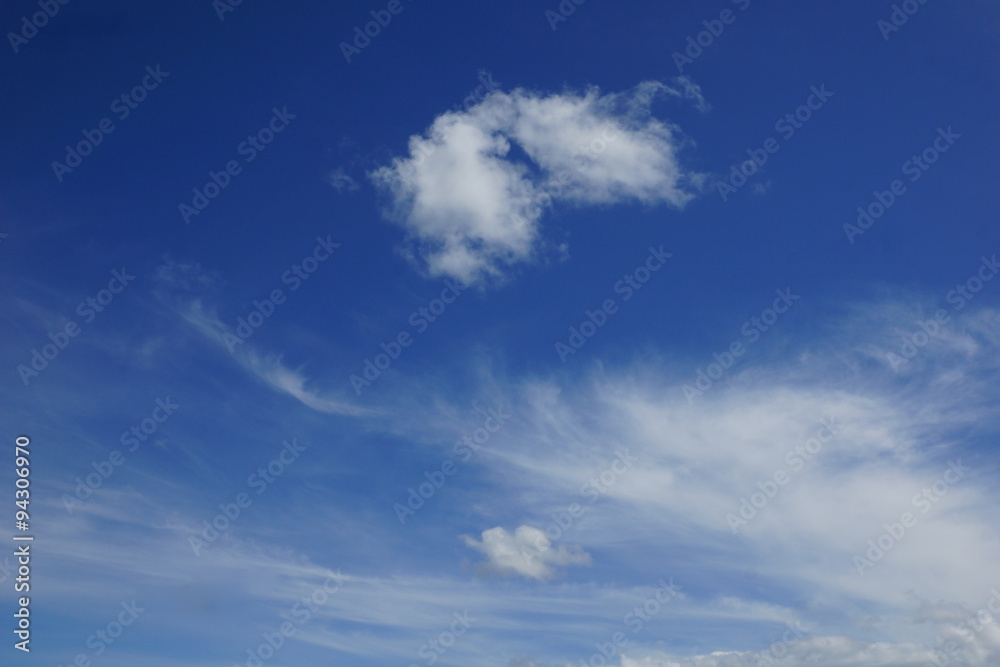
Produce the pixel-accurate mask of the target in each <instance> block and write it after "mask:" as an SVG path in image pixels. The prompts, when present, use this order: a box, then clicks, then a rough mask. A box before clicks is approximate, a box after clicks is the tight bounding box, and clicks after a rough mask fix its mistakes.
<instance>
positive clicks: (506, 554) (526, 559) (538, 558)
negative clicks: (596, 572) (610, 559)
mask: <svg viewBox="0 0 1000 667" xmlns="http://www.w3.org/2000/svg"><path fill="white" fill-rule="evenodd" d="M463 539H464V540H465V544H466V546H468V547H470V548H472V549H475V550H476V551H479V552H481V553H483V554H485V555H486V558H487V561H486V563H482V564H480V566H479V569H480V571H481V572H484V573H490V574H497V575H501V576H505V575H520V576H522V577H527V578H528V579H538V580H543V579H548V578H549V577H551V576H552V575H553V574H555V570H554V569H553V566H566V565H590V555H589V554H587V553H584V552H583V551H582V550H581V549H579V548H574V547H567V546H566V545H562V544H561V545H559V546H558V547H557V548H553V547H552V542H551V541H550V540H549V538H548V537H547V536H546V535H545V532H544V531H542V530H539V529H538V528H533V527H531V526H519V527H518V528H517V529H516V530H515V531H514V534H513V535H511V534H510V533H508V532H507V531H506V530H504V529H503V528H501V527H497V528H490V529H489V530H484V531H483V535H482V541H479V540H476V539H475V538H472V537H469V536H464V538H463Z"/></svg>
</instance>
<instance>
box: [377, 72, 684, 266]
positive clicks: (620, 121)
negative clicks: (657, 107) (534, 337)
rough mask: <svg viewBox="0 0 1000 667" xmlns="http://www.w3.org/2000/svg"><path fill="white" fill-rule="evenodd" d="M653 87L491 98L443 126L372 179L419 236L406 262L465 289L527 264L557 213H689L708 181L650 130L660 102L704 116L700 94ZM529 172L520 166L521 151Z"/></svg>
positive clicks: (414, 141)
mask: <svg viewBox="0 0 1000 667" xmlns="http://www.w3.org/2000/svg"><path fill="white" fill-rule="evenodd" d="M681 83H682V89H675V88H671V87H668V86H666V85H664V84H662V83H658V82H644V83H642V84H640V85H638V86H637V87H636V88H634V89H633V90H631V91H629V92H626V93H618V94H606V95H601V94H600V92H599V91H598V89H596V88H591V89H589V90H587V91H586V92H585V93H583V94H574V93H568V92H567V93H563V94H550V95H540V94H537V93H532V92H528V91H525V90H522V89H517V90H514V91H513V92H510V93H505V92H499V91H498V92H494V93H492V94H490V95H489V96H487V97H486V98H485V99H484V100H483V101H482V102H480V103H479V104H477V105H476V106H474V107H472V108H470V109H468V110H467V111H461V112H447V113H444V114H442V115H440V116H438V117H437V118H436V119H435V120H434V122H433V123H432V125H431V127H430V128H429V129H428V131H427V132H426V133H425V134H424V135H423V136H413V137H411V138H410V145H409V155H408V156H407V157H401V158H396V159H394V160H393V161H392V164H391V165H389V166H386V167H382V168H380V169H378V170H376V171H374V172H372V173H371V175H370V176H371V178H372V179H373V181H374V182H375V183H376V184H378V185H379V186H381V187H382V188H384V189H385V190H387V191H388V192H389V194H390V195H391V199H392V210H391V213H390V215H391V217H393V218H394V219H396V220H398V221H399V222H400V223H401V224H402V225H403V226H404V227H405V228H406V229H407V231H408V232H410V234H411V236H412V240H413V242H414V247H412V248H410V249H409V250H408V252H409V253H410V254H411V255H413V256H419V257H420V258H421V259H422V260H423V262H424V263H425V264H426V269H427V271H428V272H429V273H430V274H431V275H446V276H452V277H454V278H457V279H459V280H462V281H463V282H466V283H474V282H477V281H480V280H483V279H484V278H487V277H494V278H501V277H502V276H503V270H504V268H505V267H507V266H510V265H514V264H516V263H519V262H524V261H528V260H530V259H531V258H532V257H533V256H534V254H535V252H536V250H537V248H538V246H539V244H540V237H541V233H540V229H539V223H540V221H541V219H542V217H543V216H544V214H545V209H546V208H547V207H549V206H551V205H552V204H553V203H554V202H559V201H562V202H567V203H570V204H575V205H595V204H602V205H604V204H615V203H621V202H639V203H643V204H648V205H653V204H660V203H668V204H671V205H673V206H675V207H678V208H680V207H682V206H684V204H685V203H687V202H688V201H689V200H690V199H691V198H692V197H693V196H694V192H695V191H696V190H697V188H698V187H700V184H701V177H700V176H699V175H697V174H693V173H691V172H689V171H687V170H686V169H684V168H683V167H682V166H681V164H680V161H679V158H678V155H677V153H678V150H679V148H680V146H681V145H682V143H683V139H682V135H681V133H680V131H679V129H678V128H677V127H676V126H673V125H671V124H669V123H665V122H663V121H660V120H657V119H656V118H653V117H652V115H651V113H650V107H651V105H652V103H653V101H654V100H655V99H656V98H657V97H659V96H663V95H670V96H677V97H682V98H686V99H691V100H694V101H695V103H696V104H698V105H699V106H700V107H703V106H704V100H703V99H702V98H701V94H700V91H699V90H698V88H697V86H695V85H694V84H692V83H691V82H690V81H688V80H684V81H683V82H681ZM515 146H516V147H517V148H518V149H520V150H521V151H522V152H523V153H524V154H525V155H526V156H527V158H528V160H524V159H521V158H519V157H516V155H515V153H514V151H513V150H512V149H513V148H514V147H515Z"/></svg>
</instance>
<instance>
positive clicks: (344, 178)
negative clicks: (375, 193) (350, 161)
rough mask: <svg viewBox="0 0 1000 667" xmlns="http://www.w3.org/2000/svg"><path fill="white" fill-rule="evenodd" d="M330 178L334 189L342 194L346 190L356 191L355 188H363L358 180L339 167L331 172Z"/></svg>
mask: <svg viewBox="0 0 1000 667" xmlns="http://www.w3.org/2000/svg"><path fill="white" fill-rule="evenodd" d="M329 180H330V185H332V186H333V189H334V190H336V191H337V192H339V193H340V194H343V193H345V192H354V191H355V190H358V189H360V188H361V186H360V185H358V182H357V181H355V180H354V179H353V178H351V177H350V176H348V175H347V173H346V172H345V171H344V170H343V169H341V168H339V167H338V168H337V169H334V170H333V171H332V172H330V176H329Z"/></svg>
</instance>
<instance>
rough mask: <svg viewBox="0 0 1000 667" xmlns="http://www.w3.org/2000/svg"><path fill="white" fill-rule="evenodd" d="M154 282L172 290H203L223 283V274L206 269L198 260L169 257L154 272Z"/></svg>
mask: <svg viewBox="0 0 1000 667" xmlns="http://www.w3.org/2000/svg"><path fill="white" fill-rule="evenodd" d="M153 282H154V283H155V284H156V285H157V286H158V287H162V288H166V289H168V290H171V291H185V292H202V291H205V290H208V289H211V288H213V287H216V286H217V285H219V284H221V283H222V276H221V275H220V274H219V273H218V272H215V271H206V270H205V269H203V268H202V266H201V264H199V263H198V262H178V261H176V260H173V259H171V258H169V257H164V258H163V264H160V265H159V266H158V267H156V270H155V271H154V272H153Z"/></svg>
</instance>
